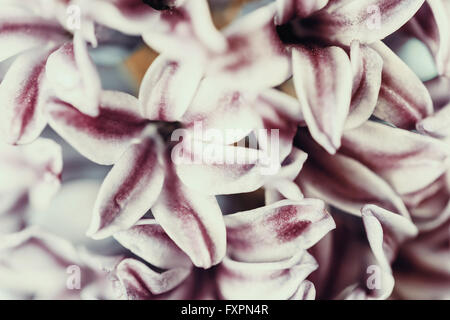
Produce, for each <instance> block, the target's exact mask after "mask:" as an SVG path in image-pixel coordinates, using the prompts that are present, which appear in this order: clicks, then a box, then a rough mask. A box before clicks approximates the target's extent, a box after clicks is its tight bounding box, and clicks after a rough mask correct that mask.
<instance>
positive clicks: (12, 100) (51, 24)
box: [0, 0, 101, 144]
mask: <svg viewBox="0 0 450 320" xmlns="http://www.w3.org/2000/svg"><path fill="white" fill-rule="evenodd" d="M4 2H5V3H3V2H0V3H1V5H2V12H1V14H0V45H1V47H2V52H1V55H0V61H4V60H6V59H8V58H11V57H15V58H14V61H13V63H12V65H11V66H10V68H9V69H8V71H7V73H6V74H5V76H4V78H3V80H2V82H1V84H0V104H1V108H2V114H3V117H2V120H1V130H0V133H1V135H2V138H3V139H4V141H6V142H8V143H10V144H24V143H29V142H32V141H33V140H35V139H36V138H37V137H38V136H39V135H40V133H41V131H42V130H43V129H44V127H45V126H46V124H47V116H46V113H45V105H46V101H47V100H48V99H49V98H50V97H54V96H56V97H60V98H62V99H64V100H66V101H69V102H71V103H72V104H73V105H75V106H77V107H78V108H80V110H81V111H82V112H84V113H86V114H90V115H96V114H98V108H97V106H98V99H99V93H100V88H101V84H100V80H99V76H98V74H97V72H96V69H95V66H94V65H93V63H92V61H91V59H90V57H89V54H88V51H87V44H86V41H89V42H90V43H91V44H93V45H96V39H95V34H94V25H93V22H92V21H91V20H90V19H87V18H86V19H84V17H79V19H80V21H79V25H76V24H75V25H73V26H72V24H71V22H70V21H72V20H71V19H70V18H71V17H70V16H68V15H67V13H66V10H67V8H69V6H71V5H72V3H75V2H67V1H65V2H62V1H57V0H54V1H24V2H20V1H19V2H18V1H9V0H6V1H4ZM76 3H77V5H79V2H76Z"/></svg>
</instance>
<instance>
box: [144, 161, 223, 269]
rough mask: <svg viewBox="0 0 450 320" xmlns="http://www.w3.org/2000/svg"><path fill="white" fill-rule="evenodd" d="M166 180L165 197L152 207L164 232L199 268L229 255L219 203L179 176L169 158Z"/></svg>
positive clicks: (217, 261)
mask: <svg viewBox="0 0 450 320" xmlns="http://www.w3.org/2000/svg"><path fill="white" fill-rule="evenodd" d="M165 161H166V177H165V181H164V186H163V190H162V193H161V195H160V196H159V198H158V200H157V202H156V203H155V205H154V206H153V207H152V212H153V215H154V217H155V218H156V220H157V221H158V222H159V223H160V224H161V226H162V227H163V229H164V231H165V232H166V233H167V234H168V235H169V237H170V238H171V239H172V240H173V241H174V242H175V243H176V244H177V246H178V247H180V248H181V249H182V250H183V251H184V252H185V253H186V254H187V255H188V256H189V257H190V258H191V260H192V263H193V264H194V265H195V266H197V267H202V268H205V269H206V268H209V267H211V266H213V265H215V264H217V263H219V262H220V261H221V260H222V258H223V257H224V255H225V247H226V235H225V224H224V222H223V219H222V212H221V211H220V208H219V205H218V203H217V200H216V199H215V198H214V197H213V196H204V195H202V194H199V193H197V192H195V191H193V190H192V189H190V188H188V187H187V186H185V185H183V183H182V182H181V181H180V180H179V178H178V177H177V174H176V172H175V168H174V166H173V164H172V162H171V160H170V155H166V160H165Z"/></svg>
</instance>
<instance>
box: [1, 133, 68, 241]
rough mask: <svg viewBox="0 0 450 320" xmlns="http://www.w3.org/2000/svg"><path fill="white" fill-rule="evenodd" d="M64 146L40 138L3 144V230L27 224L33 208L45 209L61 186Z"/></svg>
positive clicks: (13, 229) (15, 229)
mask: <svg viewBox="0 0 450 320" xmlns="http://www.w3.org/2000/svg"><path fill="white" fill-rule="evenodd" d="M61 171H62V155H61V148H60V147H59V145H57V144H56V143H55V142H53V141H52V140H48V139H42V138H41V139H38V140H36V141H35V142H33V143H31V144H29V145H26V146H10V145H7V144H3V143H2V144H0V177H1V179H0V199H1V201H0V202H1V206H0V221H1V228H0V232H1V233H3V232H8V233H9V232H14V231H18V230H21V229H22V228H23V227H25V226H26V224H27V223H26V221H25V214H26V213H27V211H28V210H29V209H30V208H34V209H36V208H43V207H45V206H46V205H48V203H49V202H50V200H51V199H52V197H53V196H54V195H55V193H56V192H57V191H58V189H59V187H60V179H61Z"/></svg>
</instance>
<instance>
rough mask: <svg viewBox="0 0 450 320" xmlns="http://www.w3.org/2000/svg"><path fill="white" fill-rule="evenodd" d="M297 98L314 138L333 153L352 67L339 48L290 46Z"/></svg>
mask: <svg viewBox="0 0 450 320" xmlns="http://www.w3.org/2000/svg"><path fill="white" fill-rule="evenodd" d="M292 58H293V62H292V63H293V69H294V84H295V91H296V93H297V97H298V99H299V101H300V105H301V108H302V111H303V115H304V117H305V121H306V123H307V124H308V127H309V130H310V131H311V134H312V136H313V137H314V139H315V140H316V141H317V142H319V143H320V145H322V146H323V147H324V148H325V149H326V150H327V151H328V152H329V153H332V154H334V153H335V152H336V150H337V149H338V148H339V146H340V144H341V135H342V132H343V130H344V124H345V121H346V119H347V115H348V112H349V108H350V99H351V94H352V68H351V64H350V59H349V57H348V56H347V54H346V53H345V51H344V50H343V49H341V48H338V47H327V48H307V47H300V46H296V47H294V48H293V49H292Z"/></svg>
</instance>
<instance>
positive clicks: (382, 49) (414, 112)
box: [371, 41, 433, 129]
mask: <svg viewBox="0 0 450 320" xmlns="http://www.w3.org/2000/svg"><path fill="white" fill-rule="evenodd" d="M371 47H372V48H373V49H375V51H376V52H377V53H378V54H379V55H380V56H381V57H382V58H383V74H382V80H381V89H380V94H379V98H378V103H377V106H376V108H375V112H374V115H375V116H377V117H379V118H380V119H382V120H385V121H387V122H390V123H392V124H394V125H395V126H397V127H400V128H404V129H414V128H415V125H416V123H417V122H418V121H420V120H421V119H423V118H425V117H426V116H428V115H430V114H431V113H432V112H433V104H432V101H431V97H430V94H429V93H428V91H427V89H426V87H425V86H424V85H423V83H422V81H420V79H419V78H418V77H417V76H416V75H415V74H414V72H413V71H412V70H411V69H410V68H409V67H408V66H407V65H406V64H405V63H404V62H403V61H402V60H400V58H399V57H398V56H397V55H396V54H395V53H394V52H392V50H391V49H389V48H388V47H387V46H386V45H385V44H383V43H382V42H381V41H380V42H377V43H375V44H373V45H372V46H371Z"/></svg>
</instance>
